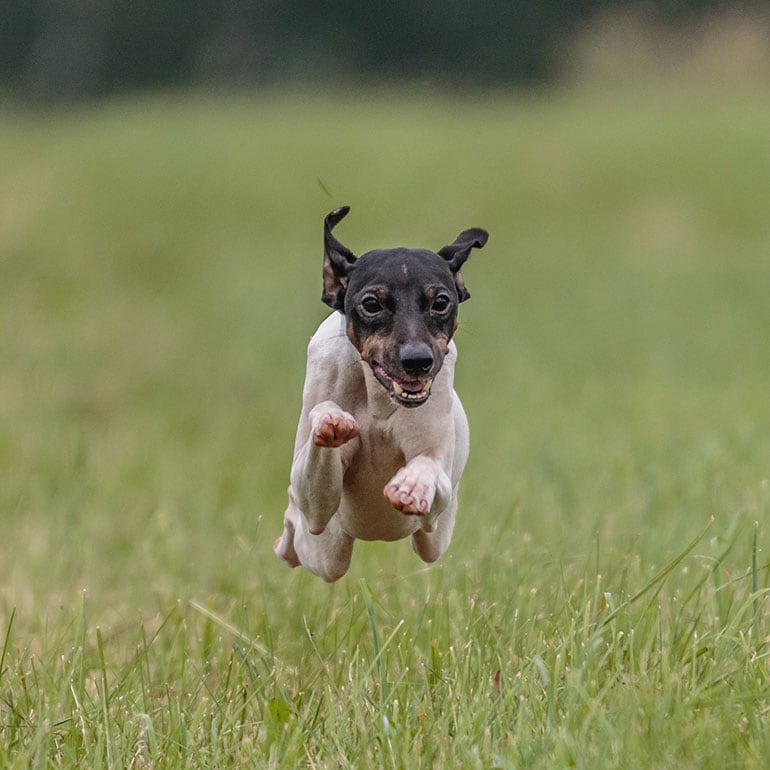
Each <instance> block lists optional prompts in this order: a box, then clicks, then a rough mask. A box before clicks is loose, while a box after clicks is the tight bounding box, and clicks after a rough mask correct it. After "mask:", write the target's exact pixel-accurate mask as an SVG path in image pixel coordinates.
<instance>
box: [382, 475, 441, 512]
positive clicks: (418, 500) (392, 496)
mask: <svg viewBox="0 0 770 770" xmlns="http://www.w3.org/2000/svg"><path fill="white" fill-rule="evenodd" d="M382 493H383V494H384V495H385V499H386V500H387V501H388V502H389V503H390V504H391V505H392V506H393V507H394V508H395V509H396V510H397V511H401V513H408V514H414V515H417V516H425V515H427V514H428V513H429V512H430V509H431V507H432V506H433V498H434V497H435V495H436V477H435V475H434V474H433V473H431V472H430V471H429V470H428V469H427V468H425V467H423V466H422V465H421V464H415V463H414V462H412V463H409V464H408V465H405V466H404V467H403V468H401V469H400V470H399V471H398V472H397V473H396V475H395V476H394V477H393V478H392V479H391V480H390V481H389V482H388V483H387V484H386V485H385V489H383V490H382Z"/></svg>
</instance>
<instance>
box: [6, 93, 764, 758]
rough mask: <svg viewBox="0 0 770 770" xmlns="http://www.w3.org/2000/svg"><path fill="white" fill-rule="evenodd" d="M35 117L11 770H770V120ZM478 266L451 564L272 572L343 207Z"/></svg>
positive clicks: (10, 484)
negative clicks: (466, 236) (326, 236)
mask: <svg viewBox="0 0 770 770" xmlns="http://www.w3.org/2000/svg"><path fill="white" fill-rule="evenodd" d="M768 93H770V91H768V89H767V88H765V87H762V88H760V87H759V86H756V85H755V86H749V85H747V86H745V87H741V86H740V85H737V86H735V87H732V88H731V89H729V90H727V89H716V88H709V87H708V86H707V85H705V84H700V85H694V84H686V85H684V86H680V87H674V86H669V87H665V88H663V87H659V88H650V89H647V90H645V89H643V88H635V89H634V92H633V93H629V92H612V91H608V92H605V93H601V92H599V91H590V90H584V91H581V92H577V93H568V92H564V91H562V92H558V91H554V92H544V93H541V94H530V95H519V96H515V95H505V94H493V95H489V96H484V95H478V96H476V97H474V98H473V99H453V98H450V97H428V96H426V97H425V98H420V97H418V96H416V95H415V94H411V95H408V94H399V93H392V94H380V95H365V94H358V95H356V94H347V95H342V94H338V95H336V96H332V95H329V96H326V97H324V98H321V97H313V98H299V97H289V96H283V97H281V96H277V95H274V96H265V97H264V98H261V99H258V98H251V99H249V98H240V99H239V98H235V97H233V98H224V97H219V98H214V97H210V98H204V97H182V96H158V97H155V98H145V99H138V100H134V101H125V102H113V103H109V104H106V105H101V106H98V107H93V108H88V109H85V108H84V109H80V110H75V111H71V112H68V113H65V112H61V113H53V114H51V113H45V114H19V113H6V114H5V115H3V118H2V121H1V122H0V280H1V284H2V297H3V298H2V302H0V362H2V363H1V364H0V526H1V527H2V529H1V530H0V532H1V535H0V576H1V577H2V580H0V766H2V767H9V768H49V767H59V766H61V767H76V766H77V767H89V768H98V767H115V768H118V767H211V768H216V767H239V766H243V767H249V766H253V767H276V768H278V767H280V768H284V767H293V766H296V767H308V768H337V767H343V768H347V767H349V768H363V767H377V768H381V767H385V768H416V767H431V768H433V767H435V768H439V767H463V768H493V767H494V768H514V767H515V768H521V767H548V768H554V767H557V768H558V767H578V768H602V767H616V768H629V767H644V768H699V769H700V768H720V770H721V769H722V768H743V767H748V768H751V767H756V768H762V767H765V765H766V761H767V760H766V758H767V757H768V756H770V737H768V736H770V667H769V664H770V646H769V645H768V640H770V626H769V625H768V620H767V612H768V587H770V562H769V560H768V556H767V549H768V542H769V541H768V511H769V510H770V505H769V503H770V490H768V478H769V477H770V472H769V470H768V468H769V466H768V458H770V399H768V383H770V347H768V344H767V336H768V329H770V299H769V297H770V260H769V259H768V255H769V254H770V217H768V215H767V204H768V200H770V145H768V142H767V137H768V136H770V98H768ZM343 203H348V204H350V205H351V206H352V207H353V211H352V213H351V215H350V217H349V218H348V219H346V220H345V223H344V225H342V226H341V228H342V229H341V230H340V231H339V234H340V238H341V239H342V240H343V242H344V243H346V244H347V245H349V246H350V247H351V248H352V249H353V250H355V251H357V252H359V253H360V252H363V251H365V250H366V249H368V248H373V247H377V246H387V245H396V244H398V243H403V244H408V245H415V246H416V245H423V246H428V247H433V248H438V247H439V246H441V245H443V244H444V243H446V242H448V241H450V240H452V239H453V238H454V236H455V235H456V234H457V232H459V231H460V230H461V229H463V228H466V227H470V226H482V227H486V228H488V229H489V231H490V233H491V238H490V242H489V244H488V246H487V247H486V248H485V249H484V250H483V251H481V252H478V253H476V254H474V256H473V257H472V259H471V261H470V262H469V263H468V265H467V267H466V269H465V271H464V272H465V276H466V280H467V283H468V287H469V289H470V291H471V294H472V295H473V297H472V299H471V301H470V302H468V303H467V304H466V305H464V306H463V308H462V312H461V325H460V330H459V331H458V336H457V342H458V347H459V349H460V360H459V364H458V374H457V387H458V390H459V392H460V394H461V397H462V398H463V401H464V403H465V406H466V411H467V412H468V415H469V420H470V424H471V433H472V448H471V459H470V463H469V466H468V468H467V471H466V475H465V478H464V482H463V488H462V494H461V509H460V514H459V519H458V525H457V530H456V535H455V539H454V542H453V544H452V547H451V549H450V551H449V553H448V554H447V555H446V556H445V557H443V559H442V560H441V561H440V562H439V563H437V564H436V565H433V566H430V567H428V566H426V565H423V564H422V563H420V562H419V560H418V559H417V557H416V556H414V554H413V553H412V552H411V549H410V547H409V544H408V542H400V543H391V544H379V543H375V544H367V543H359V544H357V546H356V551H355V553H354V560H353V566H352V568H351V571H350V573H349V574H348V575H347V576H346V577H345V578H344V579H343V580H341V581H340V582H339V583H337V584H335V585H332V586H327V585H326V584H323V583H322V582H321V581H319V580H318V579H316V578H313V577H311V576H310V575H309V574H307V573H305V572H303V571H301V570H294V571H290V570H288V569H286V568H285V567H284V566H283V565H282V564H281V563H280V562H279V561H278V560H277V559H276V558H275V557H274V556H273V554H272V550H271V546H272V542H273V539H274V538H275V537H276V536H277V535H278V534H279V532H280V528H281V518H282V513H283V509H284V506H285V490H286V485H287V483H288V472H289V462H290V456H291V448H292V442H293V434H294V428H295V421H296V416H297V411H298V408H299V399H300V393H301V385H302V377H303V367H304V348H305V343H306V340H307V339H308V338H309V336H310V334H311V333H312V331H313V330H314V328H315V326H316V324H317V323H318V322H319V321H320V320H321V318H322V317H323V316H324V307H323V305H322V304H321V303H320V299H319V298H320V260H321V243H320V241H321V221H322V218H323V216H324V214H325V213H326V212H327V211H328V210H330V209H331V208H333V207H334V206H336V205H340V204H343Z"/></svg>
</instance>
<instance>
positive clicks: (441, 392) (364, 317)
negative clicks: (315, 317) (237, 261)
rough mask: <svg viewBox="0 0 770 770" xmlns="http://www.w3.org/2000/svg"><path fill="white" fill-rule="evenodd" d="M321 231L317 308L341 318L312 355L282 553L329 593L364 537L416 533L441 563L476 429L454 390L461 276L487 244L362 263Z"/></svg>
mask: <svg viewBox="0 0 770 770" xmlns="http://www.w3.org/2000/svg"><path fill="white" fill-rule="evenodd" d="M349 211H350V208H349V207H348V206H343V207H342V208H338V209H335V210H334V211H332V212H331V213H330V214H329V215H328V216H327V217H326V219H325V220H324V262H323V295H322V299H323V301H324V302H325V303H326V304H327V305H329V306H330V307H331V308H333V310H334V311H335V312H333V313H332V314H331V315H330V316H329V317H328V318H327V319H326V320H325V321H324V322H323V323H322V324H321V326H320V327H319V328H318V330H317V331H316V333H315V334H314V335H313V337H312V339H311V340H310V344H309V345H308V351H307V374H306V378H305V387H304V391H303V395H302V413H301V415H300V419H299V426H298V428H297V438H296V443H295V447H294V462H293V464H292V467H291V484H290V486H289V506H288V508H287V509H286V513H285V514H284V528H283V534H282V535H281V537H279V538H278V540H276V542H275V546H274V550H275V552H276V553H277V554H278V556H280V557H281V559H283V560H284V561H285V562H286V563H287V564H288V565H289V566H291V567H297V566H299V565H300V564H301V565H302V566H304V567H306V568H307V569H308V570H310V572H312V573H314V574H315V575H317V576H319V577H321V578H322V579H324V580H326V581H328V582H333V581H335V580H338V579H339V578H341V577H342V576H343V575H344V574H345V573H346V572H347V570H348V568H349V566H350V559H351V556H352V553H353V544H354V542H355V540H356V539H360V540H399V539H401V538H404V537H407V536H410V535H411V538H412V546H413V548H414V550H415V551H416V553H417V554H418V556H419V557H420V558H421V559H423V560H424V561H426V562H433V561H435V560H436V559H438V558H439V556H441V555H442V554H443V553H444V552H445V551H446V549H447V548H448V547H449V543H450V540H451V538H452V530H453V528H454V523H455V514H456V511H457V488H458V484H459V482H460V477H461V475H462V472H463V469H464V467H465V463H466V460H467V459H468V421H467V419H466V417H465V412H464V411H463V408H462V405H461V404H460V400H459V398H458V397H457V394H456V393H455V392H454V388H453V379H454V368H455V361H456V359H457V349H456V347H455V344H454V342H453V341H452V336H453V334H454V332H455V330H456V329H457V310H458V305H459V303H460V302H464V301H465V300H466V299H468V297H469V296H470V295H469V293H468V291H467V289H466V288H465V281H464V280H463V276H462V273H461V272H460V268H461V267H462V266H463V264H464V263H465V261H466V259H468V256H469V255H470V252H471V249H473V248H481V247H482V246H483V245H484V244H485V243H486V242H487V238H488V233H487V232H486V231H485V230H482V229H480V228H473V229H470V230H465V231H463V232H462V233H460V235H458V236H457V239H456V240H455V241H454V242H453V243H451V244H449V245H448V246H444V247H443V248H441V249H439V250H438V252H433V251H428V250H426V249H407V248H395V249H380V250H375V251H369V252H367V253H366V254H363V255H362V256H361V257H359V258H356V257H355V256H354V255H353V253H352V252H351V251H350V250H349V249H348V248H347V247H345V246H343V245H342V244H341V243H340V242H339V241H338V240H337V238H336V237H335V236H334V235H333V234H332V230H333V229H334V227H335V226H336V225H337V224H338V223H339V222H340V220H341V219H343V217H345V216H346V215H347V213H348V212H349Z"/></svg>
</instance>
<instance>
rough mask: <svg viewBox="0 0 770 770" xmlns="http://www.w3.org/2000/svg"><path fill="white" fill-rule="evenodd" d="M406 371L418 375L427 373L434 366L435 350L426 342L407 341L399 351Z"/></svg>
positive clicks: (411, 374) (413, 375)
mask: <svg viewBox="0 0 770 770" xmlns="http://www.w3.org/2000/svg"><path fill="white" fill-rule="evenodd" d="M399 355H400V358H401V366H403V367H404V371H405V372H406V373H407V374H408V375H410V376H412V377H416V376H418V375H420V374H427V373H428V372H429V371H430V370H431V367H432V366H433V351H432V350H431V349H430V346H429V345H426V344H425V343H424V342H407V343H406V344H405V345H402V346H401V350H400V351H399Z"/></svg>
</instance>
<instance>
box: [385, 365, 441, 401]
mask: <svg viewBox="0 0 770 770" xmlns="http://www.w3.org/2000/svg"><path fill="white" fill-rule="evenodd" d="M371 366H372V372H374V376H375V377H376V378H377V379H378V380H379V382H380V384H381V385H382V386H383V387H384V388H385V389H386V390H387V391H388V394H389V395H390V397H391V398H392V399H393V401H395V402H396V403H397V404H402V405H403V406H419V405H420V404H424V403H425V402H426V401H427V400H428V397H429V396H430V387H431V385H432V384H433V379H432V378H431V377H423V378H422V379H416V380H401V379H399V378H397V377H393V375H391V374H388V373H387V372H386V371H385V369H383V368H382V366H380V365H379V364H378V363H375V362H372V364H371Z"/></svg>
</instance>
